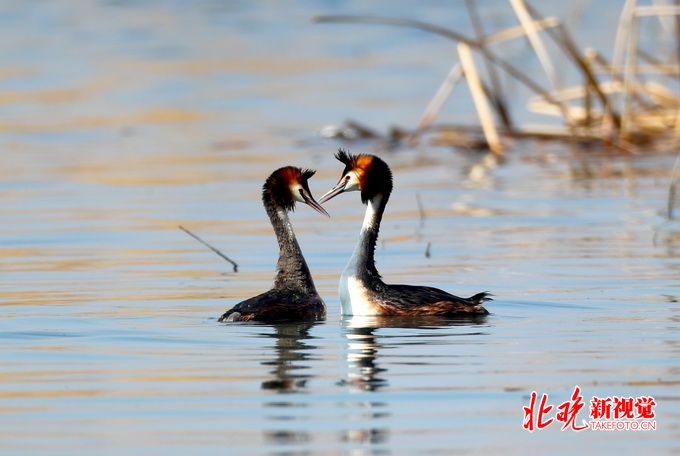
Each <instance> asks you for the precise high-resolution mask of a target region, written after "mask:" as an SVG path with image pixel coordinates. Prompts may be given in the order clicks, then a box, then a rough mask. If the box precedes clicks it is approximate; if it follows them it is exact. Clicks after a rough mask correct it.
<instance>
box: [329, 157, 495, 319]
mask: <svg viewBox="0 0 680 456" xmlns="http://www.w3.org/2000/svg"><path fill="white" fill-rule="evenodd" d="M335 157H336V158H337V159H338V160H340V161H341V162H342V163H343V164H344V165H345V169H344V170H343V172H342V176H341V177H340V180H339V181H338V183H337V185H336V186H335V187H333V188H332V189H331V190H329V191H328V192H327V193H326V194H325V195H323V196H322V197H321V198H320V199H319V202H321V203H324V202H326V201H328V200H330V199H331V198H333V197H335V196H337V195H339V194H340V193H344V192H348V191H354V190H356V191H360V192H361V201H362V203H364V204H365V205H366V213H365V215H364V221H363V224H362V226H361V233H360V235H359V241H358V242H357V244H356V247H355V248H354V252H353V253H352V257H351V258H350V260H349V263H348V264H347V266H346V267H345V270H344V271H343V273H342V275H341V277H340V283H339V286H338V293H339V296H340V302H341V305H342V313H343V314H344V315H367V316H371V315H386V316H387V315H393V316H424V315H435V316H449V317H454V316H480V315H487V314H488V313H489V312H488V311H487V310H486V308H485V307H484V302H486V301H489V300H490V299H491V298H490V295H489V294H488V293H486V292H482V293H477V294H475V295H474V296H471V297H469V298H461V297H458V296H454V295H452V294H450V293H447V292H446V291H443V290H440V289H438V288H433V287H423V286H413V285H390V284H386V283H385V282H383V280H382V278H381V276H380V274H379V273H378V270H377V269H376V267H375V260H374V253H375V245H376V242H377V240H378V232H379V230H380V222H381V221H382V216H383V213H384V211H385V207H386V205H387V202H388V200H389V197H390V194H391V193H392V172H391V171H390V168H389V166H387V164H386V163H385V162H384V161H383V160H381V159H380V158H378V157H376V156H374V155H350V154H348V153H346V152H344V151H342V150H341V151H339V152H338V153H337V154H336V156H335Z"/></svg>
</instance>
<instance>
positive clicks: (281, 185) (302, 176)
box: [262, 166, 330, 217]
mask: <svg viewBox="0 0 680 456" xmlns="http://www.w3.org/2000/svg"><path fill="white" fill-rule="evenodd" d="M315 172H316V171H314V170H311V169H305V170H302V169H300V168H296V167H294V166H286V167H283V168H279V169H277V170H276V171H274V172H273V173H272V174H271V176H269V178H268V179H267V181H266V182H265V183H264V186H263V187H262V191H263V195H267V194H268V195H269V196H270V197H271V198H272V199H273V200H274V202H275V203H276V205H277V206H280V207H282V208H284V209H285V210H287V211H292V210H294V209H295V202H300V203H305V204H307V205H308V206H310V207H312V208H313V209H314V210H316V211H317V212H318V213H320V214H323V215H325V216H327V217H330V215H328V212H326V210H325V209H324V208H323V207H321V205H320V204H319V203H317V202H316V200H315V199H314V197H313V196H312V192H311V191H309V185H308V184H307V181H308V180H309V178H310V177H312V176H313V175H314V173H315Z"/></svg>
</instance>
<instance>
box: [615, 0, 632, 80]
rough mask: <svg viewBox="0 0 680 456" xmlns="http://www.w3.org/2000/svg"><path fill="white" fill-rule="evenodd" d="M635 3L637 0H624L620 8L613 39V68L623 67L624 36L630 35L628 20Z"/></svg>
mask: <svg viewBox="0 0 680 456" xmlns="http://www.w3.org/2000/svg"><path fill="white" fill-rule="evenodd" d="M636 5H637V0H626V3H625V4H624V5H623V9H622V10H621V14H620V16H619V26H618V27H617V29H616V38H615V39H614V50H613V52H612V65H613V67H614V68H622V67H623V58H624V53H625V48H626V37H627V36H629V35H630V21H631V19H632V17H633V11H634V10H635V6H636Z"/></svg>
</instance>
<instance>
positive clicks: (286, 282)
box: [218, 166, 328, 322]
mask: <svg viewBox="0 0 680 456" xmlns="http://www.w3.org/2000/svg"><path fill="white" fill-rule="evenodd" d="M314 173H315V171H312V170H304V171H303V170H301V169H300V168H295V167H293V166H286V167H284V168H280V169H277V170H276V171H274V172H273V173H272V174H271V176H269V178H267V181H266V182H265V183H264V185H263V186H262V203H263V204H264V208H265V210H266V211H267V215H269V220H271V223H272V226H273V227H274V233H275V234H276V239H277V240H278V242H279V261H278V262H277V264H276V269H277V273H276V278H275V280H274V287H273V288H272V289H271V290H269V291H267V292H265V293H262V294H260V295H257V296H254V297H252V298H250V299H246V300H245V301H242V302H240V303H238V304H236V305H235V306H234V307H233V308H232V309H229V310H227V311H226V312H225V313H224V314H223V315H222V316H221V317H220V318H219V320H218V321H220V322H224V321H252V320H254V321H261V322H277V321H316V320H323V319H325V318H326V306H325V304H324V303H323V300H322V299H321V297H319V294H318V293H317V292H316V288H315V287H314V281H313V280H312V275H311V274H310V273H309V268H308V267H307V263H306V262H305V258H304V257H303V256H302V251H301V250H300V245H299V244H298V242H297V240H296V239H295V233H294V232H293V227H292V225H291V224H290V220H289V218H288V212H289V211H292V210H294V209H295V202H296V201H298V202H301V203H305V204H307V205H309V206H311V207H312V208H313V209H315V210H316V211H317V212H319V213H320V214H323V215H325V216H328V212H326V211H325V209H324V208H322V207H321V206H320V205H319V203H317V202H316V201H315V200H314V197H313V196H312V193H311V192H310V191H309V186H308V184H307V180H308V179H309V178H310V177H312V176H313V175H314Z"/></svg>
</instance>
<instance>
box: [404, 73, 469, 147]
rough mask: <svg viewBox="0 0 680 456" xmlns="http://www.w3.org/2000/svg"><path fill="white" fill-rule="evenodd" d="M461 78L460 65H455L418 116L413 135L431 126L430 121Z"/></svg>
mask: <svg viewBox="0 0 680 456" xmlns="http://www.w3.org/2000/svg"><path fill="white" fill-rule="evenodd" d="M462 77H463V69H462V68H461V66H460V63H456V64H455V65H453V66H452V67H451V70H449V74H448V75H446V79H444V82H442V83H441V85H440V86H439V88H438V89H437V92H436V93H435V94H434V96H433V97H432V99H431V100H430V102H429V103H428V105H427V107H426V108H425V111H424V112H423V114H422V115H421V116H420V120H419V121H418V126H417V127H416V132H415V133H414V134H415V135H418V134H420V133H422V132H423V131H425V130H426V129H427V128H428V127H429V126H430V125H431V124H432V121H433V120H434V118H435V117H437V115H438V114H439V111H440V110H441V108H442V106H444V103H445V102H446V100H447V99H448V98H449V95H451V92H453V89H454V88H455V87H456V85H457V84H458V81H460V79H461V78H462Z"/></svg>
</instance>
